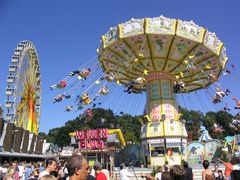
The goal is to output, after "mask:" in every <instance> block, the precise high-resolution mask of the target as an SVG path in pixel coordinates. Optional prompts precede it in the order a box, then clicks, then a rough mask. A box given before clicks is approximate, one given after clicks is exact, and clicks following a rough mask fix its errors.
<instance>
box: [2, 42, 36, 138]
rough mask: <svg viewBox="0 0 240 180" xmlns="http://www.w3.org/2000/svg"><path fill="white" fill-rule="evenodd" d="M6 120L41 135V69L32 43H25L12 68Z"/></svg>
mask: <svg viewBox="0 0 240 180" xmlns="http://www.w3.org/2000/svg"><path fill="white" fill-rule="evenodd" d="M6 95H7V99H6V101H5V108H6V109H7V110H6V115H5V120H6V121H7V122H12V123H14V124H15V125H16V126H18V127H23V128H24V129H26V130H29V131H30V132H33V133H35V134H37V133H38V128H39V122H40V108H41V79H40V66H39V62H38V56H37V52H36V49H35V47H34V45H33V43H32V42H31V41H21V42H20V43H19V44H18V45H17V48H16V49H15V50H14V54H13V56H12V59H11V64H10V66H9V75H8V76H7V88H6Z"/></svg>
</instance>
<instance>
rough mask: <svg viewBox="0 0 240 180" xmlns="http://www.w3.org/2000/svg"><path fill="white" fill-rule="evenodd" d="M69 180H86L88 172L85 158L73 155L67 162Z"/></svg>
mask: <svg viewBox="0 0 240 180" xmlns="http://www.w3.org/2000/svg"><path fill="white" fill-rule="evenodd" d="M66 167H67V170H68V175H69V180H86V179H87V176H88V172H89V165H88V161H87V159H86V157H84V156H82V155H81V156H78V155H73V156H72V157H71V158H70V159H69V160H68V162H67V165H66Z"/></svg>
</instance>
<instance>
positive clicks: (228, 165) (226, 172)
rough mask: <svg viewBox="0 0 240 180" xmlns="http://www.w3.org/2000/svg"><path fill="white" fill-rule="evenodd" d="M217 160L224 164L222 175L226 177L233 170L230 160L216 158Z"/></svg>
mask: <svg viewBox="0 0 240 180" xmlns="http://www.w3.org/2000/svg"><path fill="white" fill-rule="evenodd" d="M218 161H219V162H221V163H223V164H224V166H225V172H224V175H225V176H226V177H227V178H228V177H229V176H230V174H231V172H232V170H233V164H232V162H224V161H222V160H221V159H218Z"/></svg>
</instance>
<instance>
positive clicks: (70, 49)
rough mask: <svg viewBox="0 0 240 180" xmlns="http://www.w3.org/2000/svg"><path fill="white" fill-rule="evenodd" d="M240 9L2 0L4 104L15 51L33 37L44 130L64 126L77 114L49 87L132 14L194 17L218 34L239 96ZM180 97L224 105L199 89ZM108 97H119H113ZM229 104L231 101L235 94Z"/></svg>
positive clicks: (175, 2) (212, 4)
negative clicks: (58, 101) (59, 101)
mask: <svg viewBox="0 0 240 180" xmlns="http://www.w3.org/2000/svg"><path fill="white" fill-rule="evenodd" d="M239 8H240V1H238V0H232V1H230V0H229V1H223V0H222V1H220V0H211V1H209V0H202V1H190V0H188V1H187V0H181V1H179V0H168V1H160V0H149V1H142V0H131V1H130V0H122V1H111V0H102V1H97V0H95V1H93V0H88V1H80V0H68V1H67V0H51V1H49V0H41V1H36V0H21V1H17V0H15V1H14V0H0V62H1V65H0V82H1V83H0V103H1V104H4V101H5V99H6V96H5V87H6V85H7V83H6V77H7V75H8V66H9V64H10V61H11V56H12V54H13V50H14V48H15V47H16V45H17V43H19V42H20V41H21V40H25V39H27V40H31V41H32V42H33V43H34V44H35V47H36V48H37V52H38V55H39V61H40V66H41V76H42V98H43V102H42V115H41V124H40V131H45V132H48V130H49V129H51V128H54V127H59V126H62V125H63V124H64V123H65V122H66V121H67V120H70V119H73V118H75V117H76V116H77V114H78V113H64V112H63V109H64V106H63V105H59V104H52V103H51V101H52V100H51V99H52V97H53V96H54V95H55V94H53V93H52V92H51V91H50V90H49V86H50V85H51V84H54V83H55V82H57V81H59V80H61V78H63V77H65V76H66V75H67V74H68V72H69V71H71V70H74V69H76V68H78V67H79V66H81V65H82V64H85V63H86V61H87V60H89V59H90V58H92V57H94V56H95V55H96V49H97V48H98V46H99V41H100V37H101V35H103V34H105V33H106V32H107V31H108V29H109V28H110V27H111V26H115V25H117V24H119V23H122V22H125V21H127V20H129V19H131V18H132V17H133V18H143V17H157V16H160V15H164V16H166V17H170V18H177V19H182V20H193V21H194V22H195V23H196V24H198V25H200V26H202V27H205V28H207V29H208V30H209V31H212V32H215V33H216V34H217V36H218V37H219V38H220V39H221V40H222V41H223V42H224V43H225V46H226V48H227V55H228V57H229V64H234V65H235V66H236V70H235V71H234V72H233V74H232V75H231V76H230V77H223V78H221V80H220V83H221V84H223V86H224V87H229V88H230V89H231V91H232V94H233V96H236V97H237V96H238V97H239V98H240V95H239V90H240V86H239V82H240V75H239V74H240V73H239V71H240V64H239V52H240V34H239V29H240V21H239V18H240V11H239ZM184 98H185V99H184ZM189 98H191V100H189ZM179 99H180V101H181V102H180V104H181V103H182V105H184V104H185V105H186V106H188V107H189V106H191V107H192V108H193V109H199V110H200V111H205V112H206V111H208V110H218V109H219V107H213V105H211V104H208V103H210V102H209V101H207V98H206V97H205V95H204V93H202V94H201V99H202V100H200V102H199V101H198V100H197V95H196V94H194V93H193V95H186V96H185V97H182V96H180V97H179ZM181 99H182V100H181ZM106 101H107V99H106ZM109 101H113V102H114V98H113V99H110V100H109ZM133 101H135V100H133ZM201 101H202V102H201ZM188 103H189V105H187V104H188ZM228 103H229V105H230V104H232V102H231V101H230V98H229V102H228ZM191 104H192V105H191ZM205 105H206V107H205ZM119 106H122V105H119ZM142 106H144V105H142ZM230 106H231V105H230ZM232 113H233V114H234V113H236V111H232Z"/></svg>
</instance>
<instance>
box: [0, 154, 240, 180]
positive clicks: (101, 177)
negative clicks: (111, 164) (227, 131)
mask: <svg viewBox="0 0 240 180" xmlns="http://www.w3.org/2000/svg"><path fill="white" fill-rule="evenodd" d="M219 161H220V162H222V163H223V164H224V166H225V172H224V173H223V172H222V170H220V169H219V165H218V164H215V165H214V169H213V170H211V169H210V168H209V165H210V163H209V161H208V160H204V161H203V162H202V165H203V168H204V170H203V172H202V180H240V170H239V167H238V166H237V165H235V162H233V161H231V162H223V161H222V160H220V159H219ZM157 171H158V172H157V173H156V175H155V176H151V175H149V174H143V173H142V174H141V177H142V178H143V179H147V180H193V177H194V176H193V171H192V168H190V167H189V165H188V162H186V161H183V162H182V166H180V165H173V166H171V167H170V166H169V165H168V164H167V163H165V165H164V166H163V167H161V166H160V167H158V169H157ZM134 176H136V174H135V173H134V172H133V173H130V172H129V171H128V167H126V166H125V164H124V163H122V164H120V172H119V179H120V180H129V179H130V177H134ZM39 179H40V180H110V179H111V178H110V173H109V171H108V170H107V169H104V168H103V164H101V163H99V162H95V163H94V165H93V167H90V166H89V164H88V161H87V159H86V157H85V156H81V155H73V156H72V157H70V158H69V159H68V160H67V161H63V160H62V161H56V160H55V159H53V158H49V159H47V160H46V161H45V162H42V161H39V162H32V163H26V162H19V163H18V162H16V161H14V162H11V163H9V162H7V161H5V162H4V163H3V164H2V165H1V164H0V180H39ZM112 179H116V177H113V178H112Z"/></svg>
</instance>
